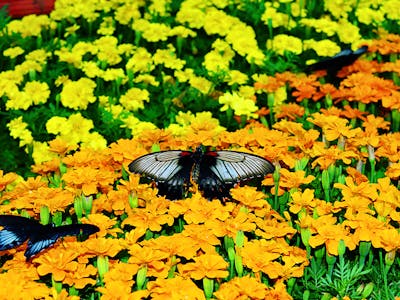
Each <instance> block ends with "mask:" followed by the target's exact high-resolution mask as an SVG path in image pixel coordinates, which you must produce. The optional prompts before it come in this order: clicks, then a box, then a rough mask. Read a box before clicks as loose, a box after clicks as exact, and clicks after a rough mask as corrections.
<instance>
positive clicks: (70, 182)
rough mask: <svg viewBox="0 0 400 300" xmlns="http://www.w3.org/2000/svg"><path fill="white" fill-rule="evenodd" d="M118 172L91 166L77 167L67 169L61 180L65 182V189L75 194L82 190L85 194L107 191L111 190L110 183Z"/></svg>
mask: <svg viewBox="0 0 400 300" xmlns="http://www.w3.org/2000/svg"><path fill="white" fill-rule="evenodd" d="M118 176H120V175H118V174H116V173H115V172H113V171H109V170H105V169H98V168H92V167H78V168H76V169H69V170H68V171H67V172H66V173H65V174H64V175H63V176H62V180H64V181H65V183H66V185H67V186H66V187H65V188H66V189H67V190H72V191H75V193H76V194H79V193H80V192H82V193H83V194H84V195H85V196H89V195H93V194H97V193H98V192H99V191H100V192H103V193H104V192H107V191H109V190H112V189H113V187H112V184H113V183H114V181H115V180H116V179H117V178H118Z"/></svg>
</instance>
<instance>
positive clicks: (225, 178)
mask: <svg viewBox="0 0 400 300" xmlns="http://www.w3.org/2000/svg"><path fill="white" fill-rule="evenodd" d="M274 169H275V168H274V166H273V165H272V164H271V163H270V162H269V161H268V160H266V159H265V158H262V157H261V156H258V155H254V154H249V153H243V152H236V151H216V152H213V151H209V152H206V153H205V154H204V157H203V159H202V162H201V166H200V173H199V179H198V184H199V188H200V190H202V191H203V192H204V196H205V197H207V198H211V197H213V196H214V197H215V196H217V197H218V198H221V197H227V196H229V190H230V189H231V188H232V187H233V186H234V185H235V184H236V183H238V182H243V181H247V180H251V179H253V178H257V177H263V176H265V175H266V174H267V173H272V172H273V171H274Z"/></svg>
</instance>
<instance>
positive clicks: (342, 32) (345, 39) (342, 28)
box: [337, 19, 361, 44]
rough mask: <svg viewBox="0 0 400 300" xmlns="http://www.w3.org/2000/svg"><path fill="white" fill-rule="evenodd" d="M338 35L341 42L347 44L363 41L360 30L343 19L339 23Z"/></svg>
mask: <svg viewBox="0 0 400 300" xmlns="http://www.w3.org/2000/svg"><path fill="white" fill-rule="evenodd" d="M337 35H338V36H339V40H340V41H341V42H342V43H345V44H353V43H357V42H359V41H360V40H361V35H360V29H359V28H358V27H357V26H356V25H353V24H352V23H350V22H349V21H347V20H346V21H345V20H343V19H341V20H340V21H339V23H338V31H337Z"/></svg>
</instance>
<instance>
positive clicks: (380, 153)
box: [375, 132, 400, 163]
mask: <svg viewBox="0 0 400 300" xmlns="http://www.w3.org/2000/svg"><path fill="white" fill-rule="evenodd" d="M399 150H400V133H398V132H396V133H392V134H385V135H381V136H380V143H379V146H378V149H376V151H375V156H376V157H387V158H388V159H389V161H390V162H392V163H397V162H399V161H400V151H399Z"/></svg>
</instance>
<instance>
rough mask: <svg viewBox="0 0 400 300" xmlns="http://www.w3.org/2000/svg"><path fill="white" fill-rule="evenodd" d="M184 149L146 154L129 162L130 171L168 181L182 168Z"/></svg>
mask: <svg viewBox="0 0 400 300" xmlns="http://www.w3.org/2000/svg"><path fill="white" fill-rule="evenodd" d="M181 153H182V151H178V150H171V151H161V152H156V153H150V154H146V155H144V156H141V157H139V158H137V159H135V160H134V161H133V162H131V163H130V164H129V171H131V172H132V173H139V174H143V175H146V176H147V177H149V178H151V179H154V180H157V181H161V182H162V181H168V180H169V179H171V178H172V177H173V176H174V175H175V174H176V173H177V172H179V170H180V169H181V168H182V166H181V165H180V159H181Z"/></svg>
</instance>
